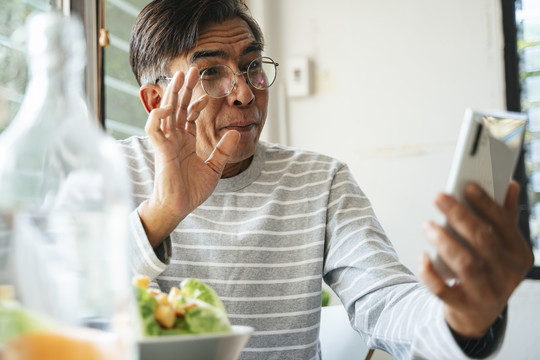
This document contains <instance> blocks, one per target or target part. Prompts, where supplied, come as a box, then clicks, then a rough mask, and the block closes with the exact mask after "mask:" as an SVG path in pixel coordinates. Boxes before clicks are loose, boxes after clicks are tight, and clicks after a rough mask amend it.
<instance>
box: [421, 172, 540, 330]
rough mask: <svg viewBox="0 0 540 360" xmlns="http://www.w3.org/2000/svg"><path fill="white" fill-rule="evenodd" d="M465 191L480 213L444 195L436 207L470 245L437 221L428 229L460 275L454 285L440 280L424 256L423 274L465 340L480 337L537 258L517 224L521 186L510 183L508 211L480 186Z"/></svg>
mask: <svg viewBox="0 0 540 360" xmlns="http://www.w3.org/2000/svg"><path fill="white" fill-rule="evenodd" d="M465 193H466V196H467V201H468V202H469V203H470V204H471V206H472V207H473V208H474V209H475V211H476V214H475V213H473V212H472V211H470V210H469V209H467V208H466V207H465V206H464V205H463V204H460V203H458V202H457V201H456V200H455V199H454V198H452V197H451V196H448V195H445V194H440V195H439V196H438V197H437V198H436V200H435V203H436V205H437V207H438V208H439V209H440V210H441V211H442V212H443V213H444V215H445V216H446V218H447V220H448V222H449V224H450V225H451V226H452V228H453V229H454V230H455V231H456V232H457V233H458V234H459V235H460V236H461V237H462V238H464V239H466V240H467V241H468V244H469V245H470V246H469V247H466V246H463V245H462V244H460V243H459V242H458V241H456V240H455V239H454V238H452V236H451V235H450V234H449V233H448V232H447V231H446V230H445V229H444V228H442V227H440V226H438V225H436V224H434V223H427V224H425V226H424V233H425V234H426V236H427V238H428V239H429V241H430V242H431V243H432V244H433V245H434V246H435V248H436V249H437V252H438V254H439V255H440V256H441V257H442V258H443V259H444V261H445V262H446V263H447V264H448V266H449V267H450V268H451V269H452V270H453V271H454V273H455V274H456V276H457V280H456V283H455V284H453V285H452V286H451V285H449V284H447V283H446V282H445V281H444V280H443V279H442V278H441V277H439V276H438V275H437V273H436V272H435V271H434V269H433V266H432V263H431V261H430V259H429V257H428V256H427V255H425V254H424V255H423V257H422V259H421V261H420V267H419V275H420V278H421V280H422V282H423V283H424V284H425V285H426V286H427V288H428V289H429V290H430V291H431V292H433V293H434V294H435V295H436V296H438V297H439V298H440V299H441V300H442V301H443V302H444V314H445V318H446V322H447V323H448V325H449V326H450V327H451V328H452V329H453V330H454V331H455V332H457V333H458V334H459V335H461V336H463V337H468V338H479V337H482V336H483V335H484V334H485V333H486V332H487V330H488V329H489V328H490V327H491V325H492V324H493V323H494V322H495V320H496V318H497V317H498V315H499V314H501V312H502V311H503V310H504V308H505V307H506V304H507V302H508V299H509V297H510V295H511V294H512V292H513V291H514V290H515V288H516V287H517V286H518V285H519V283H520V282H521V281H522V279H523V278H524V276H525V274H526V273H527V270H528V269H529V268H530V267H531V265H532V263H533V255H532V252H531V250H530V248H529V246H528V245H527V243H526V241H525V239H524V238H523V236H522V235H521V233H520V231H519V229H518V226H517V221H518V206H517V198H518V194H519V185H518V184H517V183H516V182H512V183H510V186H509V189H508V193H507V196H506V201H505V204H504V206H503V207H501V206H498V205H497V204H496V203H495V202H494V201H493V200H492V199H491V198H490V197H489V196H488V195H487V194H486V193H485V192H484V191H482V189H481V188H480V187H479V186H477V185H474V184H468V185H467V187H466V192H465Z"/></svg>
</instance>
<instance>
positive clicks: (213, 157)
mask: <svg viewBox="0 0 540 360" xmlns="http://www.w3.org/2000/svg"><path fill="white" fill-rule="evenodd" d="M239 140H240V133H239V132H238V131H236V130H230V131H227V133H225V135H223V137H222V138H221V140H219V142H218V144H217V145H216V147H215V148H214V150H213V151H212V153H211V154H210V156H209V157H208V159H207V160H206V164H207V165H208V166H209V167H210V168H211V169H212V170H214V171H215V172H216V173H218V174H219V175H221V173H222V172H223V169H224V168H225V164H227V160H229V158H230V157H231V155H232V153H233V152H234V151H235V150H236V146H237V145H238V141H239Z"/></svg>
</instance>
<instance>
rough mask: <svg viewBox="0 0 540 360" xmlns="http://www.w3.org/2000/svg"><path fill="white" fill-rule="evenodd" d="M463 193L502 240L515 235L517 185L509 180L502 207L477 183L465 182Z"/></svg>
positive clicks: (512, 237) (490, 228) (512, 238)
mask: <svg viewBox="0 0 540 360" xmlns="http://www.w3.org/2000/svg"><path fill="white" fill-rule="evenodd" d="M465 195H466V196H467V200H468V201H469V203H470V204H471V206H472V207H473V208H474V209H475V211H476V213H477V214H478V215H479V216H480V217H481V218H482V220H484V221H485V222H486V223H487V225H488V228H489V230H490V231H491V232H493V233H495V234H497V235H499V238H500V239H502V240H503V241H504V240H514V239H515V237H516V231H518V230H517V220H518V204H517V199H518V195H519V185H518V184H517V183H516V182H511V183H510V184H509V186H508V191H507V194H506V200H505V205H504V207H502V206H499V205H498V204H496V203H495V201H494V200H493V199H492V198H491V197H490V196H489V195H487V194H486V193H485V192H484V191H483V190H482V189H481V188H480V187H479V186H478V185H476V184H472V183H471V184H467V186H466V187H465Z"/></svg>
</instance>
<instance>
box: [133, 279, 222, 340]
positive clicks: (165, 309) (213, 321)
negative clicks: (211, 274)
mask: <svg viewBox="0 0 540 360" xmlns="http://www.w3.org/2000/svg"><path fill="white" fill-rule="evenodd" d="M149 283H150V279H149V278H148V277H145V276H138V277H136V278H135V279H134V285H135V290H136V293H137V302H138V306H139V313H140V317H141V324H142V335H143V336H161V335H183V334H207V333H224V332H231V331H232V329H231V324H230V322H229V319H228V318H227V313H226V311H225V306H223V303H222V302H221V300H220V299H219V297H218V295H217V294H216V292H215V291H214V290H213V289H212V288H211V287H210V286H208V285H206V284H205V283H203V282H202V281H199V280H197V279H186V280H184V281H182V282H181V283H180V287H179V288H177V287H173V288H171V290H170V291H169V293H168V294H166V293H163V292H161V291H159V290H155V289H149V288H148V285H149Z"/></svg>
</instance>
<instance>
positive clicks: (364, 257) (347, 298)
mask: <svg viewBox="0 0 540 360" xmlns="http://www.w3.org/2000/svg"><path fill="white" fill-rule="evenodd" d="M327 214H328V215H327V234H326V249H325V262H324V280H325V282H326V283H327V284H328V285H329V286H330V287H331V288H332V289H333V290H334V292H335V293H336V294H337V295H338V296H339V297H340V299H341V301H342V303H343V306H344V307H345V309H346V310H347V313H348V315H349V319H350V321H351V325H352V326H353V328H355V329H356V330H357V331H358V332H359V333H360V335H361V336H362V337H363V339H364V340H365V341H366V343H367V345H368V346H369V347H371V348H376V349H382V350H384V351H386V352H388V353H390V354H392V355H393V356H394V358H396V359H448V360H459V359H471V357H469V356H468V355H467V354H466V353H465V352H464V351H463V349H462V348H461V346H460V345H458V343H457V342H456V340H455V339H454V336H453V334H452V332H451V330H450V328H449V327H448V325H447V323H446V321H445V319H444V314H443V303H442V302H441V301H440V300H439V299H438V298H437V297H435V296H434V295H432V294H431V293H430V292H429V291H428V290H427V289H426V288H425V287H424V286H423V285H421V284H420V283H419V282H418V280H417V279H416V277H415V276H414V275H413V274H412V272H411V271H410V270H408V269H407V268H406V267H405V266H404V265H403V264H401V263H400V262H399V259H398V256H397V254H396V252H395V250H394V248H393V246H392V244H391V243H390V241H389V240H388V238H387V237H386V235H385V233H384V231H383V229H382V227H381V225H380V224H379V222H378V220H377V218H376V216H375V213H374V211H373V209H372V207H371V204H370V202H369V200H368V199H367V197H366V196H365V195H364V193H363V192H362V191H361V190H360V188H359V187H358V185H357V184H356V182H355V180H354V179H353V177H352V175H351V173H350V171H349V170H348V168H347V167H343V168H341V169H340V170H339V171H337V173H336V175H335V178H334V181H333V184H332V188H331V191H330V195H329V202H328V213H327ZM501 331H502V333H504V329H502V330H501ZM499 339H501V338H499ZM499 339H494V340H495V341H494V343H493V344H492V345H494V346H493V349H495V348H497V346H496V343H499ZM491 355H493V353H492V354H491Z"/></svg>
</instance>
